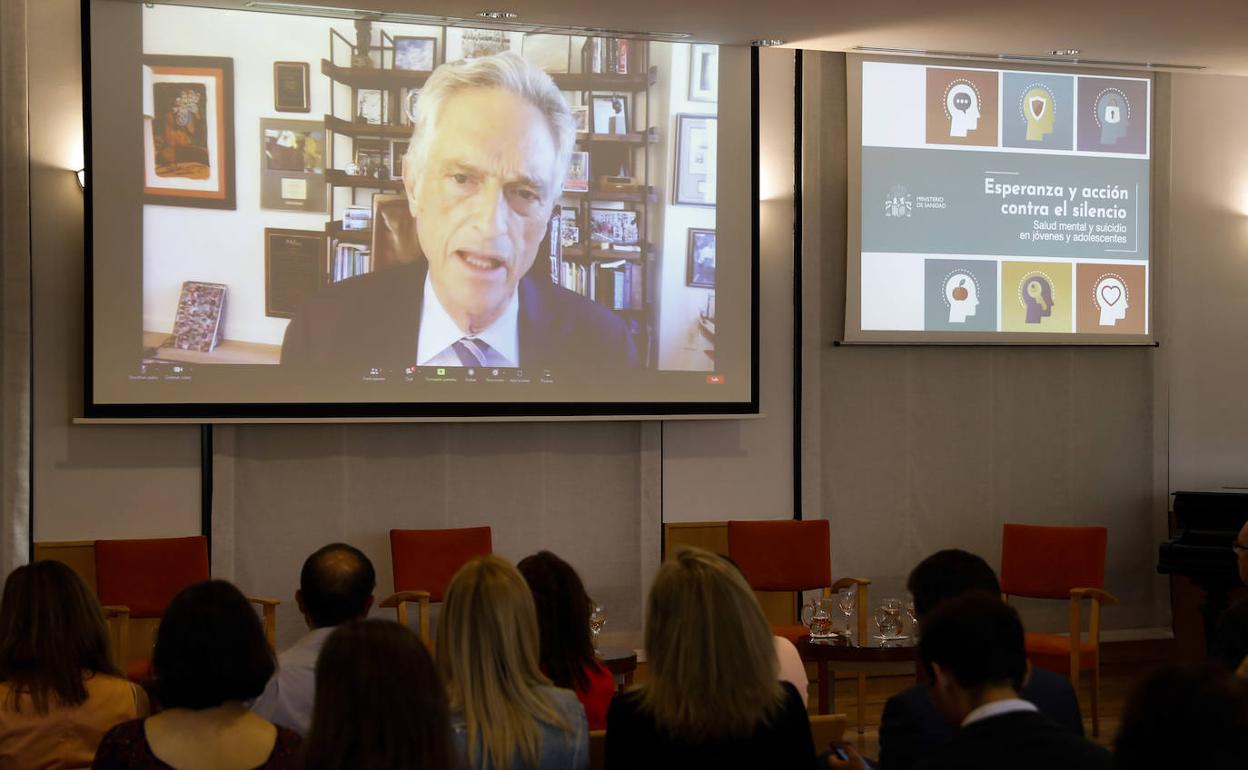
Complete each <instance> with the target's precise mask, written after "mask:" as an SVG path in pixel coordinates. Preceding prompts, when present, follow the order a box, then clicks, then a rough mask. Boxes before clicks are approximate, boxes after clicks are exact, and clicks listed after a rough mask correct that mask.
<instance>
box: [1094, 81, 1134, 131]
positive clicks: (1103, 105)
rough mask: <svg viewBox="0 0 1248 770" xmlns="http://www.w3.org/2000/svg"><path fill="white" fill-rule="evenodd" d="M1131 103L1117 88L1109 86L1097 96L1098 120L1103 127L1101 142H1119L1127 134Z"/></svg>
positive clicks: (1098, 123)
mask: <svg viewBox="0 0 1248 770" xmlns="http://www.w3.org/2000/svg"><path fill="white" fill-rule="evenodd" d="M1130 121H1131V105H1130V103H1128V102H1127V97H1126V95H1125V94H1123V93H1122V91H1119V90H1118V89H1117V88H1107V89H1105V90H1104V91H1102V92H1101V94H1100V96H1098V97H1097V98H1096V122H1097V125H1099V126H1100V127H1101V144H1117V143H1118V140H1119V139H1121V138H1123V137H1124V136H1126V135H1127V127H1128V125H1129V124H1130Z"/></svg>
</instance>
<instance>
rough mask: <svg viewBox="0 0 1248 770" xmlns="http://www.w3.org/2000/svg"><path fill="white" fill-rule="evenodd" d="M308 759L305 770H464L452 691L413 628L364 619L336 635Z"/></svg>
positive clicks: (322, 666) (323, 657) (319, 684)
mask: <svg viewBox="0 0 1248 770" xmlns="http://www.w3.org/2000/svg"><path fill="white" fill-rule="evenodd" d="M303 757H304V758H303V770H357V769H362V768H368V770H409V769H411V768H419V769H420V770H453V768H455V767H456V765H457V761H456V756H455V747H454V744H453V743H452V739H451V718H450V712H449V711H448V709H447V702H446V688H445V687H443V685H442V679H441V678H440V677H439V676H438V671H437V669H436V668H435V667H434V664H433V658H431V657H429V653H428V651H427V650H425V646H424V645H423V644H421V643H420V639H418V638H417V637H416V635H415V634H413V633H412V632H411V630H410V629H407V628H405V627H403V626H400V625H399V624H398V623H393V622H391V621H388V620H357V621H354V622H352V623H347V624H345V625H342V626H339V627H338V628H337V629H336V630H335V631H334V632H333V633H332V634H330V636H329V639H327V640H326V641H325V646H324V647H323V648H322V649H321V654H320V657H319V658H318V659H317V662H316V706H315V708H314V710H313V712H312V727H311V729H310V730H309V732H308V738H307V741H306V742H305V743H304V753H303Z"/></svg>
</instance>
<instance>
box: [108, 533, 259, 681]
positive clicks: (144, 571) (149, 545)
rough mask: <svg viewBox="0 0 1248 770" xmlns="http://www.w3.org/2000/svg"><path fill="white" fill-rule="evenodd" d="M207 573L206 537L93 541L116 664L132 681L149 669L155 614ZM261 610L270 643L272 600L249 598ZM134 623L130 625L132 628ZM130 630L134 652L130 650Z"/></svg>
mask: <svg viewBox="0 0 1248 770" xmlns="http://www.w3.org/2000/svg"><path fill="white" fill-rule="evenodd" d="M208 578H209V568H208V538H206V537H203V536H199V537H174V538H159V539H150V540H96V541H95V584H96V593H97V594H99V597H100V604H102V605H104V613H105V615H106V616H107V617H108V618H109V623H110V626H112V627H113V628H112V632H113V655H114V657H115V658H116V660H117V664H118V666H119V667H120V668H121V669H122V670H123V671H125V672H126V674H127V675H128V676H129V677H130V678H131V679H135V680H139V679H144V678H146V677H147V676H148V675H149V673H150V670H151V657H150V656H151V648H152V642H153V640H154V635H155V632H156V626H157V625H158V624H159V619H160V617H161V616H162V615H164V613H165V608H166V607H168V606H169V602H170V601H172V600H173V597H174V596H175V595H177V593H178V592H179V591H181V590H182V589H183V588H186V587H187V586H189V585H192V584H194V583H198V582H201V581H204V580H207V579H208ZM248 600H249V601H251V602H252V603H253V604H257V605H259V606H260V608H261V609H262V611H263V613H264V633H265V636H266V637H267V638H268V640H269V644H270V646H271V645H273V643H274V633H275V621H276V616H277V605H278V604H280V602H278V601H277V600H276V599H259V598H251V597H249V598H248ZM132 625H133V626H134V628H133V629H132ZM132 631H136V632H138V633H135V634H133V637H134V642H133V643H134V645H135V646H136V647H137V648H138V649H137V652H136V651H135V650H131V649H130V645H131V643H132V642H131V639H132V633H131V632H132Z"/></svg>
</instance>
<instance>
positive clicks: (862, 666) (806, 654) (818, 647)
mask: <svg viewBox="0 0 1248 770" xmlns="http://www.w3.org/2000/svg"><path fill="white" fill-rule="evenodd" d="M914 642H915V640H914V637H913V636H910V637H907V638H905V639H899V640H895V641H890V642H884V641H883V640H881V639H878V638H876V637H875V636H873V635H868V636H867V638H866V644H865V645H860V644H858V638H857V636H856V635H855V636H851V637H846V636H843V635H842V636H834V637H832V638H830V639H820V640H819V641H817V642H815V641H811V638H810V637H809V636H803V637H802V638H801V639H798V640H797V652H798V654H799V655H801V657H802V660H803V661H805V662H807V663H814V664H815V666H816V668H817V670H818V672H819V711H818V713H820V714H830V713H832V709H834V708H835V707H836V688H835V687H834V686H833V685H834V683H833V681H832V670H836V671H847V672H850V673H855V674H874V675H876V676H893V675H898V674H902V675H904V674H913V673H914V672H915V669H914V664H915V661H916V660H918V648H917V647H915V646H914ZM863 696H864V693H863V692H862V689H861V688H859V693H858V732H862V730H863V722H864V719H865V713H866V708H865V706H866V704H865V703H863V701H864V700H865V699H864V697H863Z"/></svg>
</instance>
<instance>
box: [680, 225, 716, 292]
mask: <svg viewBox="0 0 1248 770" xmlns="http://www.w3.org/2000/svg"><path fill="white" fill-rule="evenodd" d="M685 284H686V285H688V286H699V287H702V288H705V289H714V288H715V231H714V230H704V229H702V228H698V227H691V228H689V245H688V248H687V249H686V251H685ZM708 309H709V306H708Z"/></svg>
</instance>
